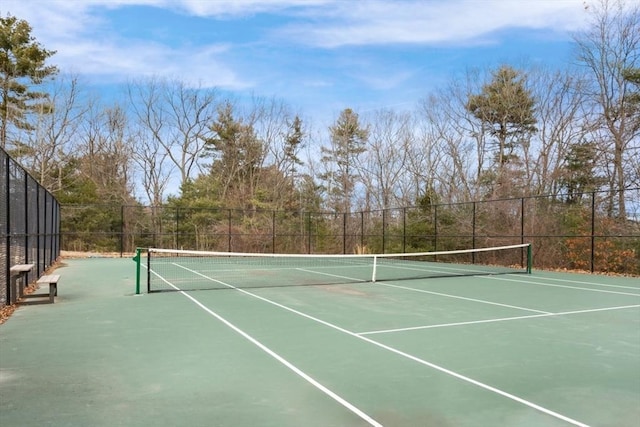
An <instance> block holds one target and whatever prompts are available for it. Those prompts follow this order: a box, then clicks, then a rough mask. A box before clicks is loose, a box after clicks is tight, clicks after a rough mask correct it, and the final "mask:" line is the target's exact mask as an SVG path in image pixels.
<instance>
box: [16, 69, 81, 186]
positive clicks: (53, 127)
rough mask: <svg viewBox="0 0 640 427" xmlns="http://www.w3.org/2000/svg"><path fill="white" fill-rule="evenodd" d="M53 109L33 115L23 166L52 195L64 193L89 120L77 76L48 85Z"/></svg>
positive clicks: (70, 76)
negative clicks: (81, 133)
mask: <svg viewBox="0 0 640 427" xmlns="http://www.w3.org/2000/svg"><path fill="white" fill-rule="evenodd" d="M48 89H49V92H48V96H49V100H50V106H51V108H47V109H46V111H39V112H38V114H37V115H35V116H33V117H32V119H33V122H32V123H31V124H30V127H31V128H32V129H33V132H29V133H27V134H26V140H25V141H24V143H23V145H24V148H23V152H25V153H28V154H27V155H26V156H25V157H24V158H23V164H24V165H25V166H26V167H27V168H28V169H29V170H30V171H31V173H32V174H34V176H35V177H36V179H37V180H38V181H39V182H40V183H41V184H42V185H44V186H45V187H46V188H47V189H49V190H50V191H52V192H54V193H55V192H57V191H60V190H63V189H64V188H63V187H64V185H65V184H64V183H65V181H66V180H65V176H64V174H65V173H66V172H71V171H69V170H67V169H65V167H64V166H65V164H66V162H68V160H69V158H70V157H72V156H73V154H74V152H75V150H76V149H77V147H76V144H77V140H76V135H77V133H78V128H79V126H80V124H81V122H82V121H83V120H84V119H85V118H86V117H85V116H86V113H87V111H88V105H89V104H88V103H87V101H86V100H83V99H82V94H83V93H82V90H81V88H80V84H79V82H78V78H77V77H76V76H72V75H68V74H66V75H65V74H63V75H61V76H59V77H58V78H57V79H56V80H54V81H53V82H51V84H50V85H48Z"/></svg>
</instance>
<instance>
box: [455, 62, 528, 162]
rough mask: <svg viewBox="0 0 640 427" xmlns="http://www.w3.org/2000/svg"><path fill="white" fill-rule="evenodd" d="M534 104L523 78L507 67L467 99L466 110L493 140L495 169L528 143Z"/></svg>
mask: <svg viewBox="0 0 640 427" xmlns="http://www.w3.org/2000/svg"><path fill="white" fill-rule="evenodd" d="M534 104H535V102H534V99H533V96H532V95H531V93H530V91H529V90H527V88H526V87H525V82H524V77H523V76H521V75H520V73H519V72H518V71H517V70H515V69H513V68H511V67H509V66H506V65H505V66H502V67H500V68H499V69H498V70H497V71H496V72H494V73H493V79H492V80H491V82H490V83H488V84H486V85H484V86H483V87H482V92H481V93H480V94H477V95H472V96H470V97H469V101H468V102H467V105H466V108H467V110H468V111H469V112H470V113H472V114H473V115H474V116H475V117H476V118H477V119H478V120H480V121H481V122H482V123H483V124H484V125H486V128H487V131H488V133H489V134H490V135H491V136H492V137H493V138H495V142H496V145H497V153H496V163H497V164H498V168H500V169H501V168H502V166H504V165H505V164H506V163H509V162H511V161H513V160H515V159H517V154H516V151H517V149H518V148H519V147H521V146H522V145H523V144H528V142H529V138H530V136H531V134H532V133H534V132H535V131H536V127H535V125H536V118H535V116H534Z"/></svg>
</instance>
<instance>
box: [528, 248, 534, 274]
mask: <svg viewBox="0 0 640 427" xmlns="http://www.w3.org/2000/svg"><path fill="white" fill-rule="evenodd" d="M531 270H533V250H532V249H531V243H529V245H528V246H527V273H528V274H531Z"/></svg>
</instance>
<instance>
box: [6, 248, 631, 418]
mask: <svg viewBox="0 0 640 427" xmlns="http://www.w3.org/2000/svg"><path fill="white" fill-rule="evenodd" d="M519 253H520V252H519ZM343 258H344V261H345V262H346V263H351V260H349V259H348V257H343ZM64 262H65V266H63V267H61V268H59V269H58V270H57V272H58V273H60V274H61V275H62V279H61V280H60V284H59V296H58V299H57V301H56V303H55V304H52V305H41V306H27V307H21V308H20V309H18V310H17V311H16V313H14V315H13V316H12V318H11V319H9V320H8V321H7V322H6V323H5V324H3V325H2V326H0V348H1V350H0V352H1V354H0V356H1V357H0V393H1V396H2V399H1V400H0V424H1V425H3V426H18V425H20V426H36V425H37V426H41V425H55V426H61V425H68V426H80V425H82V426H87V425H93V426H106V425H109V426H114V425H120V426H129V425H131V426H133V425H135V426H175V425H190V426H378V425H384V426H445V427H449V426H570V425H578V426H584V425H589V426H637V425H640V280H638V278H625V277H607V276H599V275H597V276H596V275H586V274H569V273H552V272H541V271H536V270H535V269H534V270H533V272H532V274H526V272H525V273H524V274H523V272H522V271H514V272H509V271H501V272H500V273H501V274H485V272H479V274H477V275H469V276H467V275H457V274H455V275H452V276H451V277H442V276H443V275H442V274H440V273H438V274H434V275H432V277H428V278H408V277H402V279H403V280H390V279H387V278H385V277H384V273H383V272H382V271H383V270H382V269H381V270H379V271H378V273H379V274H381V276H380V277H378V278H377V279H376V280H375V282H374V281H372V280H369V279H368V276H369V274H370V273H365V274H364V275H362V274H360V273H356V272H357V271H359V267H354V266H351V267H347V266H345V265H343V266H342V267H341V268H340V270H339V272H338V270H336V269H335V268H334V267H333V266H332V267H330V270H325V269H324V268H325V265H326V264H320V265H319V264H314V263H310V264H305V265H300V264H298V265H297V266H296V267H285V266H284V265H277V266H274V265H273V264H270V266H269V267H264V266H262V267H260V269H258V270H253V271H250V270H252V267H251V264H252V262H246V261H242V262H240V263H236V264H234V267H233V268H229V264H228V263H227V264H225V265H226V267H224V268H221V267H220V266H216V265H211V264H208V263H203V262H194V261H193V257H192V256H187V257H184V258H183V259H179V258H170V259H168V260H167V259H166V257H165V258H162V257H160V259H159V262H160V264H158V266H157V267H156V266H155V265H154V264H149V265H151V267H150V270H151V271H149V272H148V274H147V268H146V267H145V266H146V265H147V264H146V263H145V262H142V263H141V264H142V266H143V272H142V275H143V276H145V275H147V276H148V277H150V280H151V284H150V285H149V286H150V290H151V293H148V292H142V294H141V295H135V286H136V283H135V264H134V263H132V262H131V260H130V259H107V258H94V259H69V260H65V261H64ZM403 262H404V261H403ZM163 263H164V264H166V265H167V266H165V267H161V264H163ZM169 266H170V267H169ZM391 268H393V269H396V270H397V269H399V268H401V269H403V270H406V269H411V270H413V269H415V267H413V266H411V267H407V266H406V265H405V264H403V265H402V267H400V266H399V265H398V264H394V265H393V266H392V267H391ZM303 269H304V270H308V271H311V273H312V274H314V277H315V275H322V276H324V277H325V278H333V279H339V280H333V279H331V280H330V281H331V284H326V285H322V284H318V283H313V282H314V281H310V280H308V277H309V276H308V275H307V274H303V272H302V270H303ZM429 269H431V268H429ZM178 272H179V274H178ZM240 272H242V273H243V274H240ZM223 273H224V274H223ZM291 276H297V277H299V279H300V280H301V281H302V282H303V283H301V284H305V285H306V286H285V285H288V284H290V283H289V282H288V281H289V280H291ZM336 276H340V278H338V277H336ZM347 278H352V279H354V280H347ZM347 282H349V283H347ZM205 283H209V284H213V285H214V286H212V287H214V288H216V289H215V290H204V289H203V288H205V287H206V286H204V285H203V284H205ZM263 283H267V285H265V286H262V285H261V284H263ZM190 284H191V285H194V284H195V286H190ZM254 284H255V286H254ZM280 284H281V285H280ZM143 288H144V287H143ZM169 289H173V292H154V291H155V290H169ZM184 289H188V290H184Z"/></svg>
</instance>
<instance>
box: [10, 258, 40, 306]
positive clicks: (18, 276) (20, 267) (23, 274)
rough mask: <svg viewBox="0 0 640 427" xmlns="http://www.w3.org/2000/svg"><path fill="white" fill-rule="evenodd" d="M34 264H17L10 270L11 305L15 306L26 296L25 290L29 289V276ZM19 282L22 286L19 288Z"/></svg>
mask: <svg viewBox="0 0 640 427" xmlns="http://www.w3.org/2000/svg"><path fill="white" fill-rule="evenodd" d="M33 267H34V264H17V265H14V266H12V267H11V268H10V269H9V273H10V275H11V278H10V279H9V280H10V289H9V292H10V293H11V295H10V298H11V300H10V303H11V304H15V303H16V301H18V300H19V299H20V298H22V295H23V294H24V288H26V287H27V283H26V281H27V275H28V274H29V272H30V271H31V270H32V269H33ZM18 282H20V285H19V286H18Z"/></svg>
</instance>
